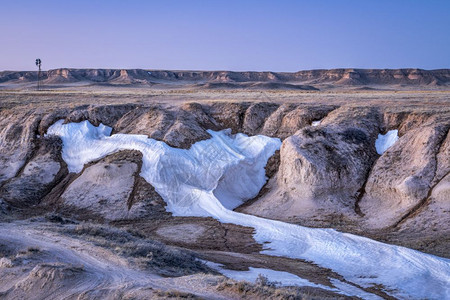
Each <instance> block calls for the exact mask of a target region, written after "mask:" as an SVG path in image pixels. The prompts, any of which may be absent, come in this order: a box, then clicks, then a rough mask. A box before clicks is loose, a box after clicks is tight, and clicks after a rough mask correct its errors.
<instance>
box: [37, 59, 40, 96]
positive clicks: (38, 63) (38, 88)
mask: <svg viewBox="0 0 450 300" xmlns="http://www.w3.org/2000/svg"><path fill="white" fill-rule="evenodd" d="M36 66H38V68H39V71H38V82H37V90H38V91H39V90H40V89H41V59H40V58H37V59H36Z"/></svg>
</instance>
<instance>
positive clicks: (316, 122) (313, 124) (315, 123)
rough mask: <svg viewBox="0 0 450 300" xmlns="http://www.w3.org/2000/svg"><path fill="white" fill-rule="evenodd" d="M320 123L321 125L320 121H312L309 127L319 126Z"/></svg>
mask: <svg viewBox="0 0 450 300" xmlns="http://www.w3.org/2000/svg"><path fill="white" fill-rule="evenodd" d="M320 123H322V120H319V121H312V123H311V126H319V125H320Z"/></svg>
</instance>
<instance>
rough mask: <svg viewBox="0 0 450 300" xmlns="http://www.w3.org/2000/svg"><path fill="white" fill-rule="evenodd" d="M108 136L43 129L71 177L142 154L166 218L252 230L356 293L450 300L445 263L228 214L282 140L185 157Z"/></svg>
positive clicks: (215, 146)
mask: <svg viewBox="0 0 450 300" xmlns="http://www.w3.org/2000/svg"><path fill="white" fill-rule="evenodd" d="M110 133H111V129H110V128H108V127H106V126H103V125H100V126H99V127H94V126H93V125H91V124H90V123H89V122H88V121H84V122H81V123H70V124H63V121H62V120H61V121H58V122H56V123H55V124H54V125H52V126H51V127H50V128H49V129H48V134H49V135H57V136H59V137H61V139H62V141H63V153H62V157H63V159H64V160H65V162H66V163H67V165H68V167H69V170H70V171H71V172H80V171H81V170H82V168H83V165H84V164H85V163H87V162H90V161H92V160H96V159H99V158H102V157H104V156H106V155H109V154H111V153H114V152H117V151H120V150H138V151H140V152H142V154H143V165H142V172H141V174H140V175H141V176H142V177H143V178H144V179H145V180H146V181H147V182H149V183H150V184H152V185H153V186H154V187H155V190H156V191H157V192H158V193H159V194H160V195H161V197H162V198H163V199H164V200H165V202H166V203H167V210H168V211H170V212H172V213H173V214H174V215H178V216H211V217H213V218H216V219H218V220H220V221H221V222H224V223H234V224H238V225H242V226H249V227H253V228H255V230H256V233H255V236H254V237H255V239H256V241H258V242H259V243H261V244H264V243H269V244H268V247H269V248H267V249H266V250H264V251H263V253H265V254H268V255H276V256H286V257H291V258H298V259H305V260H308V261H312V262H314V263H316V264H318V265H320V266H322V267H325V268H330V269H332V270H334V271H335V272H337V273H339V274H341V275H342V276H344V277H345V279H346V280H347V281H349V282H352V283H354V284H357V285H358V286H361V287H371V286H374V285H382V286H383V287H384V289H385V292H386V293H388V294H390V295H392V296H395V297H400V298H429V299H445V298H450V287H449V286H450V285H449V282H450V260H448V259H444V258H439V257H436V256H432V255H428V254H424V253H421V252H418V251H415V250H411V249H408V248H404V247H399V246H393V245H387V244H383V243H380V242H376V241H373V240H370V239H367V238H363V237H359V236H355V235H352V234H346V233H340V232H337V231H335V230H332V229H312V228H306V227H301V226H297V225H293V224H288V223H284V222H280V221H273V220H268V219H264V218H259V217H255V216H251V215H245V214H241V213H237V212H234V211H232V210H230V209H232V208H234V207H236V206H238V205H239V204H240V203H242V202H243V201H245V200H247V199H250V198H252V197H254V196H256V195H257V194H258V191H259V190H260V189H261V188H262V186H263V185H264V183H265V181H266V178H265V171H264V167H265V164H266V162H267V160H268V158H269V157H271V156H272V155H273V154H274V152H275V151H276V150H277V149H279V147H280V146H281V141H280V140H279V139H274V138H269V137H265V136H252V137H248V136H246V135H244V134H237V135H231V133H230V131H226V130H225V131H220V132H214V131H211V130H210V131H208V133H209V134H210V135H211V137H212V138H211V139H209V140H204V141H200V142H197V143H195V144H194V145H192V147H191V148H190V149H188V150H184V149H177V148H172V147H170V146H168V145H167V144H165V143H164V142H160V141H156V140H153V139H150V138H147V136H144V135H131V134H130V135H127V134H114V135H112V136H109V134H110ZM384 145H386V143H384Z"/></svg>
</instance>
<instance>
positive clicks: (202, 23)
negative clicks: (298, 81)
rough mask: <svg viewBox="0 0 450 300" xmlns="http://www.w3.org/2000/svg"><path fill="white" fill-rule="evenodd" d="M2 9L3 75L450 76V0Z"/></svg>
mask: <svg viewBox="0 0 450 300" xmlns="http://www.w3.org/2000/svg"><path fill="white" fill-rule="evenodd" d="M0 4H1V5H0V28H2V30H1V32H0V70H35V69H36V66H35V59H36V58H41V59H42V67H43V69H44V70H48V69H55V68H126V69H131V68H141V69H168V70H234V71H287V72H293V71H298V70H309V69H331V68H422V69H440V68H450V1H449V0H422V1H418V0H405V1H402V0H310V1H302V0H297V1H288V0H278V1H275V0H274V1H265V0H259V1H256V0H247V1H245V0H241V1H235V0H228V1H218V0H217V1H216V0H209V1H200V0H184V1H183V0H180V1H178V0H160V1H152V0H147V1H145V0H142V1H138V0H127V1H125V0H122V1H119V0H105V1H101V0H77V1H70V0H64V1H60V0H58V1H50V0H40V1H37V0H33V1H31V0H28V1H26V0H15V1H8V0H0Z"/></svg>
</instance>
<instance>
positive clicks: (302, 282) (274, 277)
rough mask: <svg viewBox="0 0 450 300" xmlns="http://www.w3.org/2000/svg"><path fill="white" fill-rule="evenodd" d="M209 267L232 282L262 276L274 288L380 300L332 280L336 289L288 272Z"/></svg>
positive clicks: (212, 264)
mask: <svg viewBox="0 0 450 300" xmlns="http://www.w3.org/2000/svg"><path fill="white" fill-rule="evenodd" d="M204 262H205V263H206V264H207V265H208V266H209V267H211V268H213V269H215V270H216V271H218V272H220V273H221V274H223V275H225V276H227V277H229V278H232V279H234V280H237V281H240V280H245V281H248V282H252V283H255V282H256V280H257V278H258V277H259V275H263V276H265V277H267V279H268V280H269V281H270V282H272V283H275V285H276V286H280V285H281V286H298V287H304V286H307V287H314V288H320V289H323V290H327V291H332V292H335V293H339V294H343V295H346V296H354V297H360V298H363V299H374V300H379V299H382V298H381V297H378V296H377V295H374V294H371V293H368V292H366V291H363V290H361V289H359V288H357V287H355V286H352V285H350V284H348V283H344V282H341V281H339V280H337V279H334V278H332V279H331V282H332V283H333V285H334V286H335V287H336V288H331V287H329V286H325V285H322V284H316V283H313V282H310V281H309V280H307V279H303V278H301V277H299V276H297V275H294V274H292V273H289V272H283V271H275V270H271V269H264V268H252V267H249V270H248V271H235V270H229V269H225V268H224V267H223V265H221V264H217V263H213V262H210V261H204Z"/></svg>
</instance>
